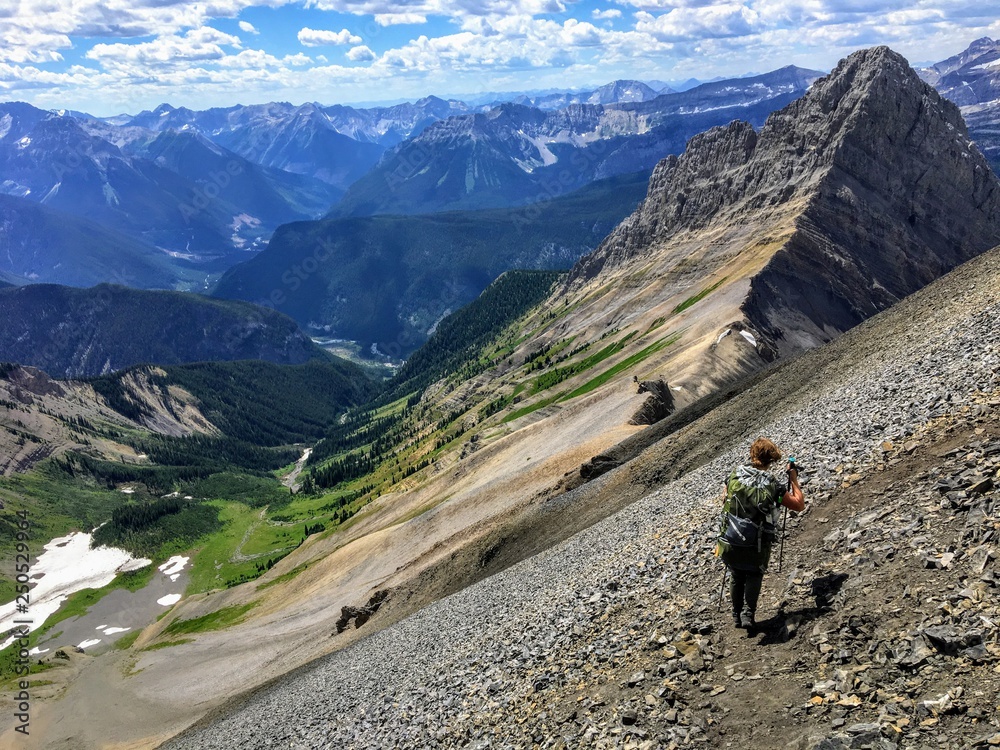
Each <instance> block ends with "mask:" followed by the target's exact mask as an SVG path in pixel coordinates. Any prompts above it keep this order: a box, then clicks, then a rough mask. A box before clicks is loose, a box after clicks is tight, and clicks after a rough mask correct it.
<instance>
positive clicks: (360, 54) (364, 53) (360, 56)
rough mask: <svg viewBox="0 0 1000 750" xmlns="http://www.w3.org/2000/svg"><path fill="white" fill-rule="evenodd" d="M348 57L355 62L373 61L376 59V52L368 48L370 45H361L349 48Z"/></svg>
mask: <svg viewBox="0 0 1000 750" xmlns="http://www.w3.org/2000/svg"><path fill="white" fill-rule="evenodd" d="M347 59H348V60H351V61H353V62H371V61H372V60H374V59H375V53H374V52H372V51H371V50H370V49H368V47H366V46H364V45H361V46H360V47H352V48H351V49H349V50H348V51H347Z"/></svg>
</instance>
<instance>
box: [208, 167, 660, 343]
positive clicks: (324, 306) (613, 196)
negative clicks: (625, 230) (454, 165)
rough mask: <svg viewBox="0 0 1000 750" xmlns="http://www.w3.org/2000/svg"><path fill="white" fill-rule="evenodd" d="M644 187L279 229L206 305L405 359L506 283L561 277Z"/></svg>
mask: <svg viewBox="0 0 1000 750" xmlns="http://www.w3.org/2000/svg"><path fill="white" fill-rule="evenodd" d="M647 179H648V175H647V174H645V173H640V174H633V175H627V176H622V177H616V178H612V179H608V180H603V181H601V182H599V183H594V184H593V185H590V186H588V187H586V188H584V189H582V190H579V191H577V192H576V193H573V194H571V195H568V196H564V197H561V198H557V199H554V200H550V201H545V202H542V203H539V204H533V205H530V206H524V207H521V208H514V209H494V210H484V211H463V212H452V213H441V214H430V215H419V216H388V215H384V216H371V217H358V218H342V219H330V220H325V221H316V222H299V223H295V224H287V225H285V226H283V227H280V228H279V229H278V231H277V232H275V235H274V237H273V238H272V240H271V243H270V245H269V246H268V247H267V249H266V250H264V251H263V252H262V253H260V254H259V255H257V256H256V257H254V258H252V259H251V260H249V261H247V262H246V263H243V264H241V265H239V266H236V267H234V268H232V269H230V270H229V271H228V272H227V273H226V274H225V275H224V276H223V278H222V279H221V280H220V282H219V284H218V286H217V287H216V290H215V295H216V296H218V297H222V298H226V299H244V300H249V301H252V302H258V303H261V304H266V305H270V306H273V307H275V308H276V309H277V310H280V311H281V312H284V313H286V314H288V315H290V316H291V317H293V318H295V319H296V320H297V321H299V323H300V324H302V325H303V326H315V328H312V329H310V330H313V331H322V332H323V333H324V334H326V335H329V336H331V337H338V338H344V339H350V340H354V341H359V342H361V343H362V345H363V346H364V347H365V348H366V349H368V348H369V347H370V346H371V345H372V344H375V345H376V346H377V348H378V350H379V351H380V352H382V353H385V354H388V355H390V356H396V357H399V356H405V355H407V354H409V353H410V352H412V351H414V350H415V349H417V348H418V347H419V346H420V344H422V343H423V342H424V341H425V340H426V339H427V335H428V332H429V331H430V330H432V329H433V326H434V324H435V323H437V322H438V321H439V320H441V319H442V317H443V316H445V315H446V314H447V313H450V312H453V311H454V310H456V309H458V308H460V307H462V306H463V305H465V304H468V303H469V302H471V301H472V300H474V299H475V298H476V297H477V296H478V295H479V294H480V293H481V292H482V291H483V290H484V289H486V287H487V286H488V285H489V284H490V283H491V282H492V281H493V280H494V279H495V278H497V277H498V276H499V275H500V274H501V273H503V272H504V271H508V270H510V269H514V268H522V269H566V268H569V267H570V266H571V265H572V264H573V263H574V262H575V261H576V260H577V259H578V258H579V257H580V256H581V255H583V254H585V253H587V252H589V251H590V250H592V249H593V248H595V247H596V246H597V245H598V244H599V243H600V241H601V240H602V239H603V238H604V237H605V235H606V234H607V233H608V232H609V231H610V230H611V229H612V228H613V227H614V226H615V225H617V224H618V223H619V222H620V221H621V220H622V219H623V218H624V217H625V216H627V215H628V214H630V213H631V212H632V211H633V210H634V209H635V207H636V204H637V203H638V202H639V201H640V200H642V198H644V197H645V194H646V187H647Z"/></svg>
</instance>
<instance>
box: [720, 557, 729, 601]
mask: <svg viewBox="0 0 1000 750" xmlns="http://www.w3.org/2000/svg"><path fill="white" fill-rule="evenodd" d="M727 575H729V566H728V565H723V566H722V588H721V589H719V612H721V611H722V598H723V597H724V596H725V595H726V576H727Z"/></svg>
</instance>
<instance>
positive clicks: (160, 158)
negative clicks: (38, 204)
mask: <svg viewBox="0 0 1000 750" xmlns="http://www.w3.org/2000/svg"><path fill="white" fill-rule="evenodd" d="M126 151H127V152H128V153H130V154H134V155H136V156H140V157H143V158H145V159H149V160H150V161H153V162H155V163H156V164H157V165H159V166H163V167H167V168H168V169H170V170H171V171H173V172H176V173H177V174H179V175H181V176H182V177H184V178H186V179H188V180H190V181H191V182H193V183H194V184H196V185H201V186H204V187H203V188H202V192H203V193H204V198H205V199H211V198H210V196H211V195H213V194H215V192H216V191H215V190H209V186H214V187H215V188H217V190H218V198H219V199H220V200H223V201H225V202H226V203H227V204H229V205H230V206H231V207H232V209H233V210H234V211H242V212H243V215H240V214H236V215H234V217H233V225H232V227H231V228H232V229H233V238H232V239H233V244H235V245H237V246H240V247H242V246H243V245H244V244H246V242H247V239H246V238H245V237H244V236H241V233H240V231H239V230H240V229H241V228H243V226H244V225H246V226H250V227H260V226H264V227H266V228H268V229H273V228H274V227H276V226H278V225H279V224H284V223H287V222H289V221H300V220H302V219H307V218H312V217H315V216H319V215H322V214H323V213H325V212H326V211H327V210H328V209H329V207H330V205H331V204H332V203H334V202H336V201H337V200H338V199H339V198H340V197H341V195H342V194H343V193H342V192H341V191H340V190H338V189H337V188H335V187H333V186H332V185H330V184H329V183H327V182H323V181H321V180H319V179H316V178H314V177H307V176H305V175H300V174H295V173H292V172H286V171H283V170H281V169H275V168H272V167H265V166H260V165H258V164H255V163H253V162H251V161H249V160H247V159H244V158H243V157H242V156H239V155H238V154H235V153H233V152H232V151H229V150H227V149H225V148H222V147H221V146H219V145H218V144H215V143H213V142H212V141H210V140H208V139H207V138H205V137H204V136H202V135H200V134H198V133H196V132H193V131H190V130H181V131H173V130H168V131H163V132H161V133H158V134H156V135H153V136H151V137H149V138H147V139H137V140H134V141H132V142H131V143H129V145H128V146H127V147H126ZM191 208H192V209H196V208H197V204H195V203H194V202H193V201H192V203H191Z"/></svg>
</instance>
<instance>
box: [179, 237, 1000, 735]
mask: <svg viewBox="0 0 1000 750" xmlns="http://www.w3.org/2000/svg"><path fill="white" fill-rule="evenodd" d="M775 389H780V391H781V392H783V393H784V394H786V395H785V398H784V400H783V401H782V402H781V403H783V404H785V405H786V406H785V407H784V408H773V407H768V406H766V405H767V404H768V403H771V402H773V395H774V392H775ZM998 406H1000V248H997V249H996V250H993V251H990V252H989V253H987V254H985V255H984V256H982V257H980V258H978V259H975V260H973V261H971V262H970V263H967V264H966V265H964V266H962V267H960V268H959V269H957V270H956V271H954V272H953V273H951V274H949V275H948V276H946V277H944V278H943V279H941V280H939V281H938V282H935V283H934V284H932V285H931V286H929V287H927V288H926V289H924V290H923V291H921V292H918V293H917V294H915V295H913V296H911V297H909V298H907V299H906V300H904V301H902V302H901V303H899V304H898V305H896V306H894V307H893V308H892V309H890V310H889V311H887V312H885V313H882V314H880V315H879V316H877V317H875V318H873V319H872V320H870V321H868V322H866V323H864V324H862V325H861V326H859V327H858V328H856V329H854V330H852V331H850V332H848V333H847V334H845V335H844V336H843V337H841V338H840V339H838V340H837V341H835V342H834V343H832V344H830V345H828V346H825V347H823V348H821V349H818V350H815V351H813V352H811V353H808V354H806V355H804V356H802V357H800V358H798V359H796V360H794V361H792V362H791V363H789V364H787V365H785V366H784V367H782V368H780V369H778V370H777V371H776V372H775V374H774V375H772V376H771V377H770V378H768V379H766V380H764V381H763V382H761V383H759V384H757V385H755V386H754V387H753V388H751V389H750V390H748V391H747V392H745V393H743V394H742V395H740V396H738V397H736V398H734V399H733V400H732V401H730V402H729V403H727V404H725V405H724V406H722V407H720V409H717V410H716V411H715V412H713V413H712V414H710V415H708V416H707V417H706V418H704V419H715V420H716V421H715V422H714V424H715V425H716V427H715V428H714V429H715V431H716V432H717V438H718V439H719V442H720V444H721V445H722V446H723V449H722V450H721V451H720V452H719V453H718V454H717V455H716V457H714V458H713V459H712V460H709V461H708V462H707V463H703V464H702V465H701V466H700V467H699V468H696V469H694V470H692V471H689V472H687V473H685V474H684V475H683V476H681V477H680V478H679V479H676V480H674V481H670V482H668V483H666V484H664V485H663V486H661V487H659V488H658V489H655V490H654V491H653V492H651V493H649V494H647V495H646V496H645V497H643V498H642V499H641V500H639V501H637V502H635V503H633V504H631V505H629V506H628V507H626V508H624V509H623V510H622V511H620V512H618V513H617V514H615V515H613V516H610V517H609V518H607V519H605V520H604V521H601V522H600V523H598V524H596V525H594V526H592V527H591V528H589V529H587V530H585V531H583V532H581V533H579V534H577V535H575V536H573V537H571V538H570V539H568V540H567V541H565V542H563V543H562V544H559V545H557V546H556V547H554V548H552V549H549V550H546V551H544V552H542V553H540V554H538V555H536V556H534V557H532V558H529V559H527V560H525V561H523V562H521V563H519V564H517V565H515V566H513V567H511V568H509V569H507V570H506V571H503V572H501V573H499V574H497V575H495V576H492V577H490V578H487V579H485V580H483V581H481V582H480V583H478V584H475V585H473V586H470V587H468V588H466V589H464V590H462V591H460V592H458V593H456V594H454V595H452V596H450V597H448V598H446V599H442V600H440V601H438V602H436V603H433V604H431V605H430V606H427V607H426V608H424V609H422V610H420V611H419V612H417V613H416V614H415V615H413V616H411V617H409V618H407V619H405V620H402V621H400V622H398V623H396V624H394V625H392V626H390V627H388V628H386V629H384V630H382V631H380V632H376V633H373V634H372V635H371V636H369V637H368V638H365V639H362V640H360V641H359V642H357V643H355V644H354V645H352V646H350V647H348V648H346V649H344V650H342V651H339V652H337V653H334V654H332V655H331V656H329V657H325V658H323V659H321V660H319V661H317V662H315V663H314V664H312V665H310V666H309V667H307V668H305V669H303V670H300V671H298V672H297V673H295V674H293V675H291V676H289V677H286V678H283V679H282V680H280V681H278V682H276V683H274V684H273V685H271V686H270V687H268V688H265V689H262V690H260V691H258V692H256V693H255V694H253V695H251V696H249V697H246V698H244V699H242V700H240V701H237V702H235V703H233V704H230V705H229V706H227V707H226V708H225V709H224V710H223V711H220V712H218V713H217V714H216V715H214V716H211V717H209V718H208V719H206V720H205V721H203V722H201V724H199V725H198V726H196V727H194V728H192V729H191V730H190V731H188V732H187V733H185V734H183V735H181V736H179V737H177V738H175V739H174V740H173V741H172V742H170V743H168V745H167V747H171V748H231V747H244V748H259V747H260V748H262V747H290V748H451V747H468V748H534V747H540V748H548V747H594V748H611V747H616V748H617V747H623V748H633V747H634V748H672V747H684V746H689V745H695V746H698V745H700V746H705V747H753V748H771V747H774V748H784V747H793V748H869V747H870V748H885V749H889V748H911V747H912V748H937V747H992V746H996V745H998V744H1000V718H998V717H1000V705H998V703H1000V698H998V694H1000V693H998V691H1000V642H998V640H1000V627H998V624H1000V595H998V594H1000V563H998V560H997V558H998V557H1000V493H998V490H997V485H998V484H1000V476H998V473H1000V472H998V469H1000V416H998V412H997V407H998ZM727 422H728V423H729V424H730V425H731V427H730V428H729V430H728V431H726V430H725V428H721V429H720V428H719V426H718V425H720V424H722V425H724V424H726V423H727ZM703 428H704V420H699V421H698V422H695V423H693V424H691V425H689V426H688V427H686V428H684V429H683V430H681V431H679V432H678V433H676V434H675V435H673V436H670V437H668V438H666V439H665V440H664V441H662V443H661V444H658V445H657V446H652V447H651V448H650V449H649V450H647V452H646V453H644V454H641V455H640V456H639V457H637V458H636V459H633V461H634V462H641V461H642V460H643V457H644V456H647V460H648V454H649V453H650V451H653V453H654V455H664V454H671V453H672V454H674V455H677V454H681V453H683V451H684V448H685V445H686V444H690V446H691V447H692V449H693V448H694V447H695V443H696V442H697V441H698V440H703V439H704V437H703V436H702V437H701V438H699V437H697V436H698V435H699V434H701V433H699V430H701V429H703ZM759 434H764V435H768V436H770V437H772V438H773V439H774V440H775V441H776V442H777V443H778V444H779V445H780V446H782V447H783V448H784V449H785V450H787V451H789V452H794V453H795V454H796V456H797V458H798V460H799V462H800V463H801V464H802V465H803V466H804V467H805V477H806V488H805V489H806V495H807V501H808V507H807V510H806V512H805V513H803V514H801V515H800V516H799V517H797V518H792V517H790V518H789V520H788V537H787V542H786V544H785V549H784V558H783V563H782V570H781V572H780V573H779V572H778V571H777V559H776V558H777V550H776V551H775V560H774V562H773V563H772V569H771V571H770V573H769V574H768V575H767V577H766V578H765V585H764V593H763V596H762V600H761V606H760V609H759V611H758V620H759V621H760V630H759V631H758V632H756V633H754V634H748V633H747V632H746V631H742V630H736V629H734V628H733V626H732V624H731V617H730V613H729V604H728V601H727V602H723V603H722V604H721V608H720V603H719V592H720V584H721V583H722V568H721V565H720V564H719V563H718V561H717V560H716V559H715V558H714V557H713V554H712V551H713V547H714V532H715V528H716V524H717V522H718V514H719V495H720V489H721V484H722V481H723V478H724V477H725V475H726V474H727V473H728V471H729V468H730V467H731V466H732V465H733V464H735V463H736V462H738V461H740V460H742V459H743V455H744V453H745V451H746V448H747V446H748V444H749V442H750V440H752V439H753V438H754V437H756V436H757V435H759ZM665 444H669V446H670V448H669V450H666V449H664V447H663V446H664V445H665ZM656 450H660V451H661V453H660V454H656V453H655V451H656ZM628 468H629V464H626V465H625V466H623V467H620V468H619V469H616V470H615V471H612V472H610V473H609V474H607V475H605V476H603V477H600V478H599V479H597V480H595V481H596V482H608V483H609V485H608V486H613V481H614V477H615V476H616V475H620V473H621V472H623V471H625V470H627V469H628Z"/></svg>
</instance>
